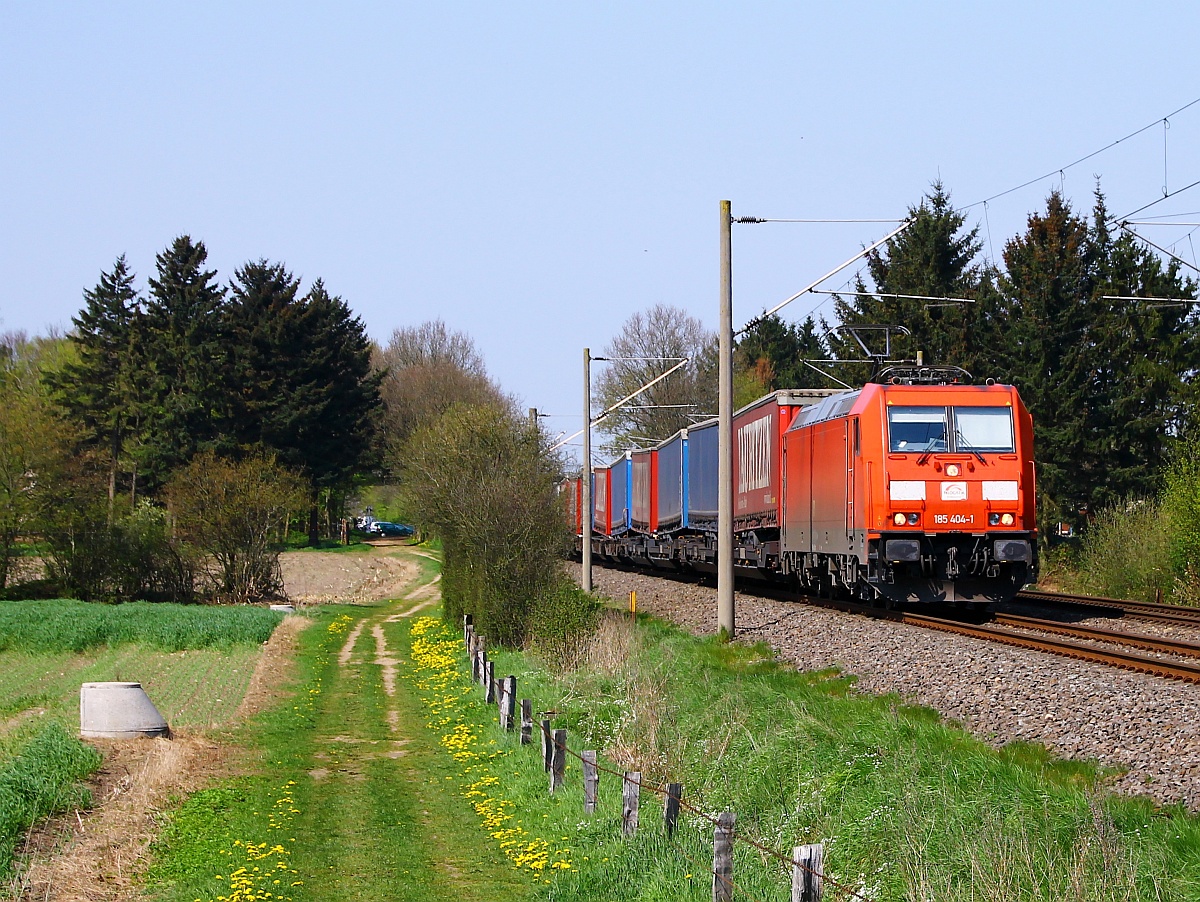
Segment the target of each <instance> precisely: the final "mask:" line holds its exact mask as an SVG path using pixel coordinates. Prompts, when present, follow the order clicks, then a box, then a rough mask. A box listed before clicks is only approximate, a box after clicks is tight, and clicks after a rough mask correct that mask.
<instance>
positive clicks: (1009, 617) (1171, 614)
mask: <svg viewBox="0 0 1200 902" xmlns="http://www.w3.org/2000/svg"><path fill="white" fill-rule="evenodd" d="M617 569H627V568H617ZM635 572H640V573H644V571H635ZM647 575H649V574H647ZM653 575H654V576H657V577H659V578H663V579H674V580H676V581H694V580H692V579H688V578H687V577H683V578H682V579H681V577H680V576H679V575H675V574H670V573H656V574H653ZM740 590H741V591H743V592H747V593H748V594H753V595H759V596H761V597H766V598H772V599H774V600H777V601H790V602H797V601H798V602H801V603H804V604H810V605H815V606H818V607H825V608H832V609H835V610H840V611H845V612H847V613H852V614H862V615H864V616H867V617H872V618H875V619H879V620H891V621H893V622H896V623H908V624H911V625H913V626H920V627H923V628H925V629H934V630H939V631H941V632H946V633H956V634H958V635H961V636H970V637H972V638H976V639H984V640H986V641H989V642H997V643H999V644H1002V645H1008V646H1011V647H1014V648H1028V649H1032V650H1034V651H1042V652H1048V653H1050V654H1055V655H1060V656H1063V657H1068V658H1074V659H1075V660H1079V661H1088V662H1091V663H1095V664H1104V665H1106V666H1108V667H1117V668H1120V669H1122V670H1129V671H1134V672H1137V673H1146V674H1151V675H1153V676H1158V677H1163V678H1166V679H1173V680H1182V681H1184V682H1188V683H1200V663H1191V662H1189V661H1184V660H1178V658H1195V659H1198V660H1200V645H1198V644H1195V643H1191V642H1181V641H1178V640H1175V639H1163V638H1159V637H1157V636H1147V635H1143V634H1137V633H1127V632H1123V631H1121V630H1108V629H1098V628H1095V627H1083V626H1075V625H1073V624H1066V623H1062V622H1061V621H1057V620H1044V619H1041V618H1036V617H1023V616H1018V615H1015V614H995V615H994V616H993V618H992V621H991V622H990V623H968V622H964V621H962V620H955V619H953V618H947V617H935V616H932V615H929V614H918V613H912V612H909V611H899V610H886V609H883V608H877V607H873V606H871V605H864V604H858V603H855V602H849V601H840V600H837V599H830V598H818V597H815V596H808V595H798V594H796V593H795V592H790V591H785V590H782V589H779V588H777V587H773V586H770V585H767V584H762V583H755V584H751V585H749V586H746V585H743V586H741V587H740ZM1017 598H1018V599H1019V600H1024V601H1028V602H1036V603H1039V604H1056V605H1070V606H1073V607H1079V608H1087V609H1089V610H1095V611H1096V612H1097V613H1100V612H1111V616H1121V617H1123V616H1125V615H1126V614H1128V615H1130V616H1131V617H1137V618H1140V619H1147V620H1157V621H1160V622H1168V623H1186V624H1192V625H1197V626H1200V611H1197V612H1194V614H1193V612H1191V611H1188V610H1186V609H1182V610H1181V609H1179V608H1177V607H1175V608H1173V606H1171V605H1148V604H1144V603H1140V602H1126V601H1118V600H1116V599H1109V598H1089V597H1087V596H1078V595H1074V596H1073V595H1059V594H1056V593H1050V592H1022V593H1021V594H1020V595H1018V596H1017ZM1164 608H1165V609H1168V610H1163V609H1164ZM1189 615H1191V616H1189ZM1023 631H1024V632H1023ZM1032 632H1037V633H1042V634H1043V635H1035V634H1031V633H1032ZM1047 634H1048V635H1047ZM1089 642H1099V643H1103V645H1101V646H1097V645H1090V644H1087V643H1089ZM1129 649H1141V650H1144V651H1150V652H1154V653H1157V654H1163V655H1171V656H1173V658H1157V657H1151V656H1149V655H1144V654H1138V653H1137V652H1135V651H1131V650H1129Z"/></svg>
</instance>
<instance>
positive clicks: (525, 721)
mask: <svg viewBox="0 0 1200 902" xmlns="http://www.w3.org/2000/svg"><path fill="white" fill-rule="evenodd" d="M531 742H533V702H532V701H531V700H530V699H527V698H523V699H521V745H529V743H531Z"/></svg>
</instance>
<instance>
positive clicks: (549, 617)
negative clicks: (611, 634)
mask: <svg viewBox="0 0 1200 902" xmlns="http://www.w3.org/2000/svg"><path fill="white" fill-rule="evenodd" d="M601 610H602V608H601V605H600V602H599V600H597V599H596V597H595V596H593V595H589V594H588V593H586V592H584V591H583V590H582V589H580V588H579V587H578V586H576V585H575V584H574V583H571V582H569V581H568V580H567V579H563V581H562V582H561V583H560V584H559V585H558V586H557V587H556V588H555V589H554V590H553V591H550V592H546V593H545V594H544V595H542V596H541V597H539V598H538V599H537V600H536V601H535V602H534V604H533V606H532V609H531V616H530V618H529V628H528V634H527V644H528V645H529V647H530V649H531V650H532V651H534V652H535V653H536V654H537V655H538V656H539V657H540V658H542V659H543V660H544V661H545V662H546V663H547V665H548V666H549V668H550V669H551V670H552V671H557V672H559V673H562V672H565V671H569V670H573V669H575V668H576V667H578V666H580V664H582V663H583V661H584V660H585V659H586V658H587V657H588V655H589V652H590V650H591V647H592V642H593V637H594V636H595V635H596V628H597V626H598V624H599V622H600V614H601Z"/></svg>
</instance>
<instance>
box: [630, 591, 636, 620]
mask: <svg viewBox="0 0 1200 902" xmlns="http://www.w3.org/2000/svg"><path fill="white" fill-rule="evenodd" d="M629 619H630V620H637V590H636V589H635V590H633V591H632V592H630V593H629Z"/></svg>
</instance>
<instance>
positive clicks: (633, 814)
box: [621, 770, 642, 836]
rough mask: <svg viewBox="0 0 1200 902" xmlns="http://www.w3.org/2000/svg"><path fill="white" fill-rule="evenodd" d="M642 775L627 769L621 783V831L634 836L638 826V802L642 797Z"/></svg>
mask: <svg viewBox="0 0 1200 902" xmlns="http://www.w3.org/2000/svg"><path fill="white" fill-rule="evenodd" d="M641 789H642V775H641V772H639V771H636V770H627V771H625V778H624V780H623V781H622V783H621V833H622V834H623V835H625V836H633V834H635V833H637V828H638V802H639V801H640V799H641Z"/></svg>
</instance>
